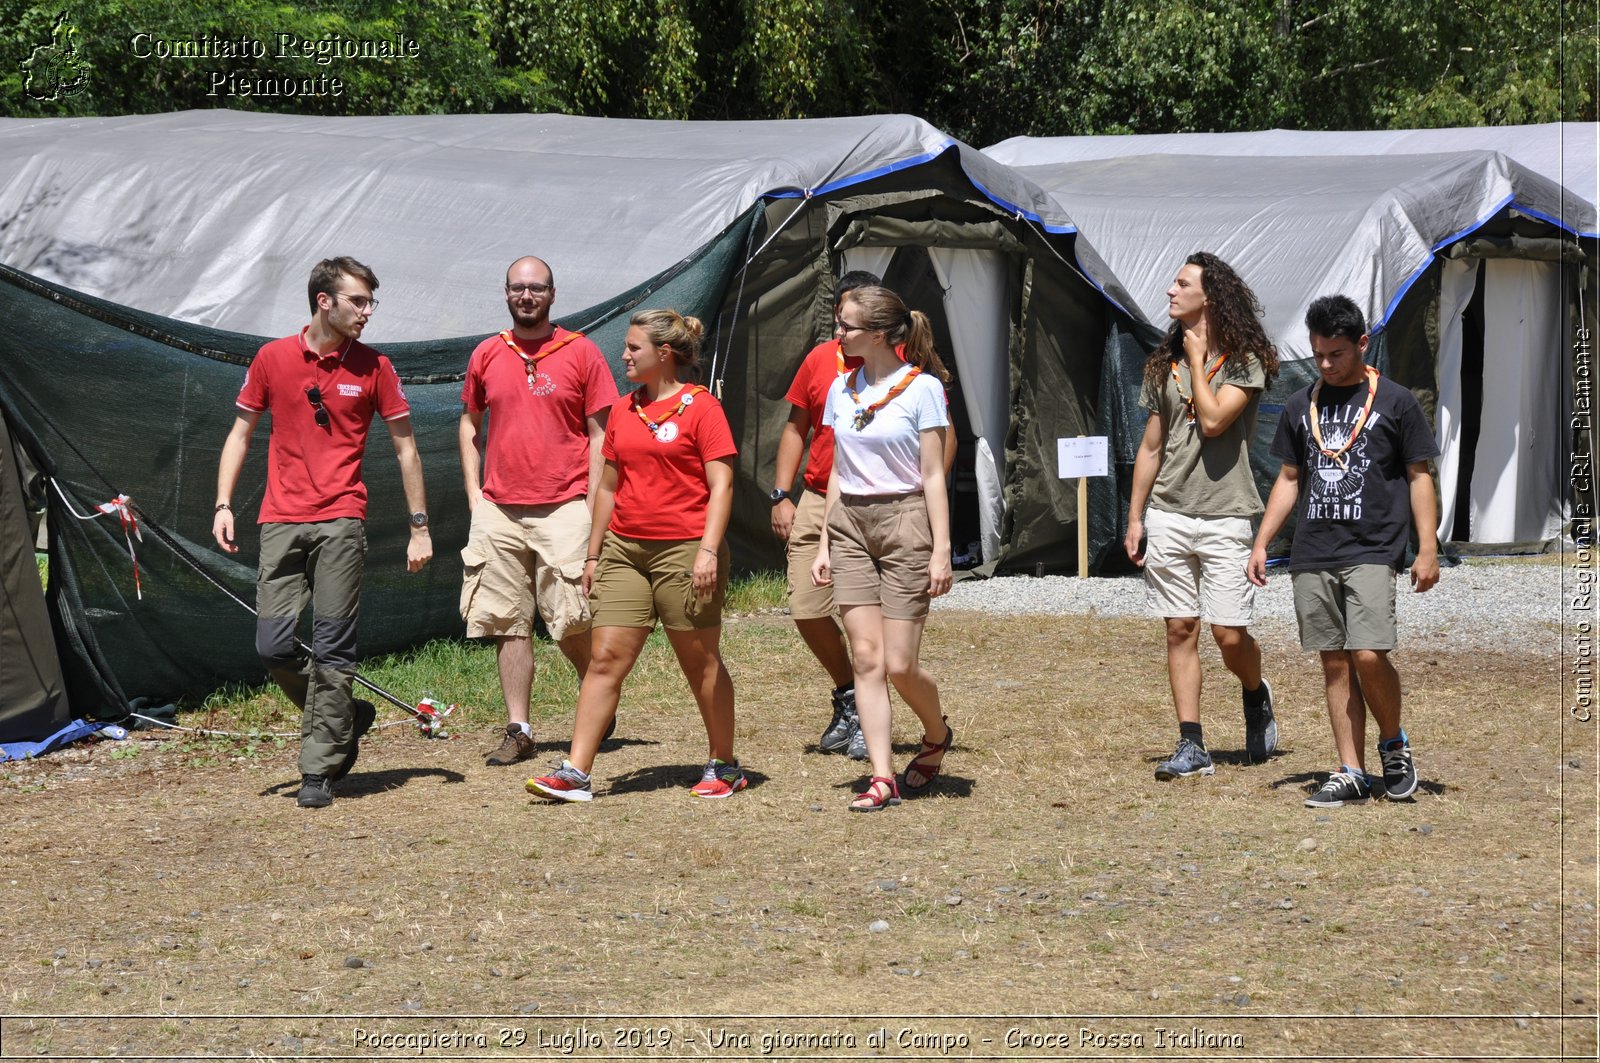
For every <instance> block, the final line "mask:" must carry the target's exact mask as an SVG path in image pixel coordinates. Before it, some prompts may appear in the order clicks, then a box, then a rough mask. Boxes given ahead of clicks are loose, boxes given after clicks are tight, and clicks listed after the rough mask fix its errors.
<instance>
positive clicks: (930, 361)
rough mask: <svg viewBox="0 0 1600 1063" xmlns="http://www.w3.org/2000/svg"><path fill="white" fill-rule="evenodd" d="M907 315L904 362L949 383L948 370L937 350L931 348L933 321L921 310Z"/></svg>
mask: <svg viewBox="0 0 1600 1063" xmlns="http://www.w3.org/2000/svg"><path fill="white" fill-rule="evenodd" d="M907 317H908V319H909V321H910V325H909V326H908V327H907V329H906V338H905V353H906V364H907V365H914V366H916V367H917V368H918V369H920V370H922V371H923V372H924V373H932V374H933V375H934V376H936V377H938V378H939V382H940V383H942V384H948V383H950V370H948V369H946V368H945V367H944V363H943V362H942V361H940V360H939V352H938V351H936V350H934V349H933V322H931V321H929V320H928V315H927V314H924V313H923V312H922V311H921V310H913V311H911V313H910V314H909V315H907Z"/></svg>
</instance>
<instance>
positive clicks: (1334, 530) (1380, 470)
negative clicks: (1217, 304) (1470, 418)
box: [1272, 377, 1439, 572]
mask: <svg viewBox="0 0 1600 1063" xmlns="http://www.w3.org/2000/svg"><path fill="white" fill-rule="evenodd" d="M1366 402H1367V382H1366V380H1365V379H1363V380H1362V381H1361V383H1359V384H1355V385H1352V386H1347V387H1339V388H1336V387H1330V386H1328V385H1323V388H1322V393H1321V394H1320V395H1318V396H1317V410H1318V423H1319V426H1320V428H1321V430H1322V445H1323V446H1324V447H1326V448H1327V449H1328V450H1330V451H1335V452H1337V451H1338V450H1339V449H1340V448H1341V447H1343V446H1344V445H1345V443H1346V442H1347V441H1348V440H1349V439H1350V433H1351V431H1352V429H1354V428H1355V425H1356V421H1357V420H1358V419H1360V417H1361V410H1362V408H1363V407H1364V406H1365V405H1366ZM1310 412H1311V388H1309V387H1308V388H1306V389H1305V390H1303V391H1297V392H1295V393H1294V395H1293V396H1292V397H1291V398H1290V399H1289V401H1288V402H1287V403H1286V404H1285V405H1284V408H1283V418H1282V419H1281V420H1280V421H1279V422H1278V434H1277V436H1276V437H1274V439H1273V440H1272V454H1273V456H1274V457H1276V458H1277V459H1278V460H1280V461H1282V462H1283V463H1284V464H1286V465H1298V466H1300V500H1299V505H1298V514H1297V521H1296V524H1295V529H1294V544H1293V546H1292V548H1291V551H1290V558H1289V570H1290V571H1291V572H1303V571H1307V570H1314V569H1318V570H1319V569H1330V568H1345V567H1347V566H1350V565H1388V566H1389V567H1390V568H1393V569H1396V570H1398V569H1401V568H1404V567H1405V560H1406V539H1407V538H1408V533H1409V531H1410V528H1411V491H1410V487H1409V485H1408V484H1407V483H1406V466H1407V465H1410V464H1412V463H1413V462H1418V461H1427V460H1428V459H1430V458H1436V457H1438V456H1439V447H1438V445H1437V444H1436V443H1435V442H1434V440H1433V431H1432V430H1431V429H1430V428H1429V427H1428V418H1427V415H1426V414H1424V413H1423V412H1422V407H1421V405H1419V404H1418V403H1417V399H1416V396H1415V395H1413V394H1411V392H1410V391H1408V390H1406V389H1405V388H1403V387H1401V386H1400V385H1399V384H1396V383H1395V382H1394V381H1392V380H1389V379H1388V378H1386V377H1379V378H1378V392H1377V394H1376V395H1375V396H1374V397H1373V400H1372V413H1371V414H1370V415H1369V416H1368V417H1367V421H1366V424H1365V425H1364V426H1362V429H1361V433H1360V435H1358V436H1356V440H1355V443H1354V444H1353V445H1352V446H1351V447H1350V449H1348V450H1346V451H1345V452H1344V453H1343V454H1342V455H1340V456H1339V459H1338V460H1335V459H1333V458H1330V457H1328V456H1326V455H1324V454H1323V453H1322V452H1321V451H1320V450H1318V448H1317V444H1316V440H1314V439H1313V438H1312V436H1311V417H1310Z"/></svg>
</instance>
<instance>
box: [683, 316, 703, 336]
mask: <svg viewBox="0 0 1600 1063" xmlns="http://www.w3.org/2000/svg"><path fill="white" fill-rule="evenodd" d="M683 327H684V328H685V329H687V330H688V331H689V335H691V336H693V337H694V340H695V342H696V343H699V342H700V338H701V337H702V336H704V335H705V334H706V327H705V325H704V324H702V323H701V321H700V319H699V318H697V317H689V316H685V317H684V318H683Z"/></svg>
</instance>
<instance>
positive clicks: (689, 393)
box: [633, 384, 706, 443]
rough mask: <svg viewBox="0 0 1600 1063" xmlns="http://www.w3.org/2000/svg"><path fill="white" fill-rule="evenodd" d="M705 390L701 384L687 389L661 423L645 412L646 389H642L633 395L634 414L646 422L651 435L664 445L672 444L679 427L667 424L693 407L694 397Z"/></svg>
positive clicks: (645, 424)
mask: <svg viewBox="0 0 1600 1063" xmlns="http://www.w3.org/2000/svg"><path fill="white" fill-rule="evenodd" d="M704 390H706V389H705V388H703V387H701V386H700V385H699V384H694V385H691V386H689V387H687V388H685V389H684V390H683V397H682V398H680V399H679V400H678V404H677V405H676V406H674V407H673V408H672V410H671V412H670V413H668V414H667V415H666V416H665V417H663V418H661V420H660V421H652V420H651V419H650V415H649V414H647V413H645V412H644V407H645V402H646V399H645V397H644V388H640V389H639V390H638V391H635V392H634V393H633V412H634V413H636V414H638V415H639V420H641V421H643V422H644V426H645V427H646V428H648V429H649V430H650V434H651V435H653V436H655V437H656V439H657V440H659V441H661V442H662V443H670V442H672V441H673V440H674V439H677V438H678V426H677V425H675V424H668V423H667V422H668V421H671V420H672V419H673V418H674V417H676V416H678V414H680V413H682V412H683V411H684V410H687V409H688V408H689V407H690V406H691V405H693V403H694V397H695V396H696V395H698V394H700V393H701V392H702V391H704Z"/></svg>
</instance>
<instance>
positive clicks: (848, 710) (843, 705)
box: [817, 686, 860, 753]
mask: <svg viewBox="0 0 1600 1063" xmlns="http://www.w3.org/2000/svg"><path fill="white" fill-rule="evenodd" d="M855 718H856V688H855V687H853V686H850V687H845V688H844V689H843V690H835V691H834V692H833V719H832V720H829V721H828V727H827V729H826V730H824V731H823V732H822V737H821V738H819V739H818V740H817V746H818V748H820V749H821V750H822V751H823V752H824V753H843V752H844V751H845V750H846V749H848V748H849V746H850V733H851V732H852V731H853V730H860V728H859V727H858V726H852V725H853V724H854V722H855Z"/></svg>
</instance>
